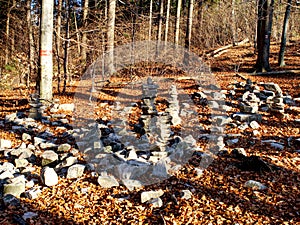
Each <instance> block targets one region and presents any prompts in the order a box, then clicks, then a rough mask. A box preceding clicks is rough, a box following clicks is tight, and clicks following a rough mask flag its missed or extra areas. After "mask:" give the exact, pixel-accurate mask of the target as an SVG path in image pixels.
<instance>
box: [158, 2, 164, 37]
mask: <svg viewBox="0 0 300 225" xmlns="http://www.w3.org/2000/svg"><path fill="white" fill-rule="evenodd" d="M159 7H160V10H159V21H158V31H157V41H161V33H162V20H163V14H164V0H160V1H159Z"/></svg>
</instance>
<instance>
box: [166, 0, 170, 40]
mask: <svg viewBox="0 0 300 225" xmlns="http://www.w3.org/2000/svg"><path fill="white" fill-rule="evenodd" d="M170 4H171V0H167V12H166V28H165V43H167V41H168V32H169V19H170Z"/></svg>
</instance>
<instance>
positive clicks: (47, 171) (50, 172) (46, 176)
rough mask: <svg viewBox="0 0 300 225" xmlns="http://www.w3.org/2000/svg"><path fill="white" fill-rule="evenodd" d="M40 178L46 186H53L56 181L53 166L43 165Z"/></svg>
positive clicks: (56, 177)
mask: <svg viewBox="0 0 300 225" xmlns="http://www.w3.org/2000/svg"><path fill="white" fill-rule="evenodd" d="M42 180H43V182H44V184H45V185H46V186H48V187H51V186H54V185H56V184H57V183H58V176H57V173H56V172H55V171H54V169H53V168H50V167H45V168H44V169H43V171H42Z"/></svg>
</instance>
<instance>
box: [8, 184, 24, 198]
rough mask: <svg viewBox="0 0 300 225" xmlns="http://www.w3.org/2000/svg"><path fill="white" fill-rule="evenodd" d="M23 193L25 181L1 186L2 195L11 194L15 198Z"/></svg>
mask: <svg viewBox="0 0 300 225" xmlns="http://www.w3.org/2000/svg"><path fill="white" fill-rule="evenodd" d="M23 192H25V181H16V182H13V183H11V184H4V185H3V194H4V195H7V194H11V195H13V196H15V197H17V198H19V197H20V195H21V194H22V193H23Z"/></svg>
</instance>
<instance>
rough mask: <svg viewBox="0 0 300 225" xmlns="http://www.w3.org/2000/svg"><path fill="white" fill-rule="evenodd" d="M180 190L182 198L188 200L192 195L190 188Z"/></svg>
mask: <svg viewBox="0 0 300 225" xmlns="http://www.w3.org/2000/svg"><path fill="white" fill-rule="evenodd" d="M181 192H182V197H181V198H183V199H186V200H188V199H190V198H192V196H193V193H192V192H190V190H182V191H181Z"/></svg>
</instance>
